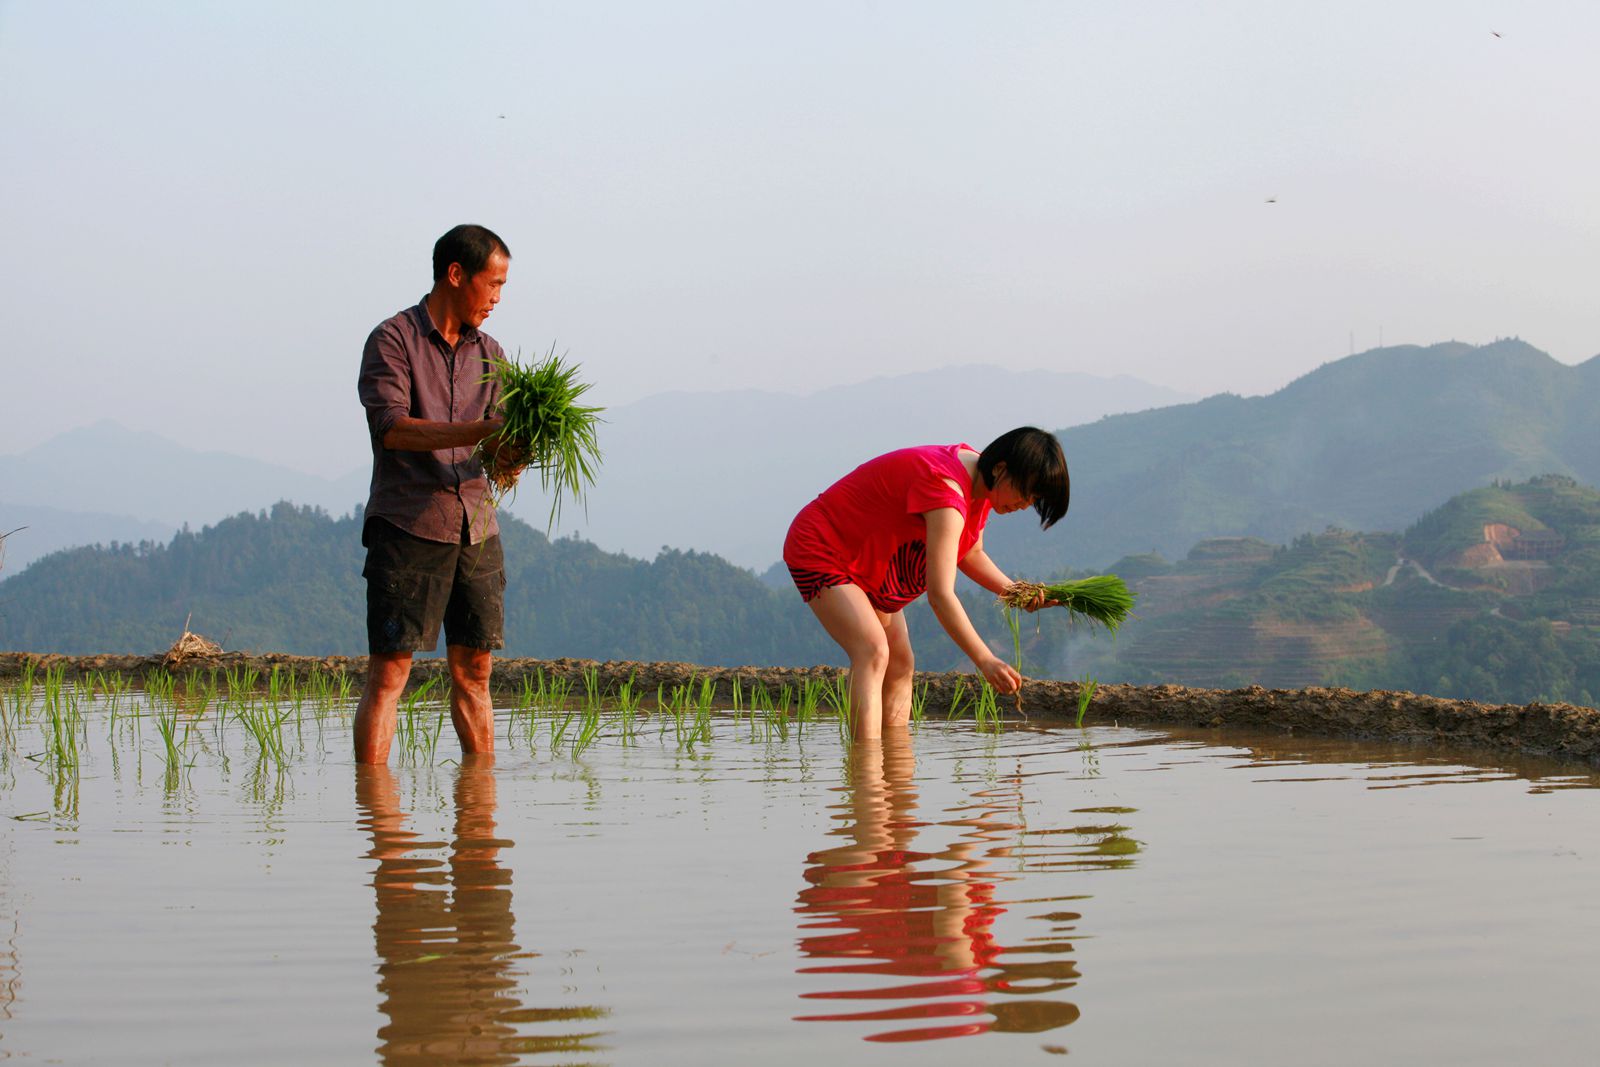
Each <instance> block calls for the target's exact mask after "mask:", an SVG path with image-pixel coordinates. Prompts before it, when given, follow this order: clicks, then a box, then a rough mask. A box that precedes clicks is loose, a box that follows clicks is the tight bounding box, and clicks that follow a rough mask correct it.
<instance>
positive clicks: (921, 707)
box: [911, 682, 932, 723]
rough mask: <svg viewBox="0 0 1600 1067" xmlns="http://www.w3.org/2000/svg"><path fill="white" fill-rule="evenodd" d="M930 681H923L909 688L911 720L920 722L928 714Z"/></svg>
mask: <svg viewBox="0 0 1600 1067" xmlns="http://www.w3.org/2000/svg"><path fill="white" fill-rule="evenodd" d="M931 684H932V683H930V682H923V683H922V684H921V685H919V686H917V687H916V688H915V689H913V690H911V721H912V722H913V723H920V722H922V720H923V717H924V716H926V715H927V714H928V687H929V686H930V685H931Z"/></svg>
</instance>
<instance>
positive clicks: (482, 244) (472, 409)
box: [355, 226, 511, 763]
mask: <svg viewBox="0 0 1600 1067" xmlns="http://www.w3.org/2000/svg"><path fill="white" fill-rule="evenodd" d="M510 263H511V251H510V249H509V248H507V247H506V243H505V242H504V241H502V240H500V238H499V237H497V236H496V235H495V234H494V233H493V232H491V231H490V230H487V229H485V228H484V227H482V226H457V227H455V228H454V229H452V230H451V231H450V232H449V233H446V234H445V235H444V236H443V237H441V238H439V240H438V242H437V243H436V244H435V245H434V246H433V289H432V290H431V291H429V293H428V295H427V296H425V297H423V298H422V302H421V303H419V304H418V305H417V306H415V307H411V308H407V309H406V310H404V311H401V312H399V313H398V314H396V315H395V316H393V317H392V318H390V319H388V320H386V321H384V322H382V323H380V324H379V325H378V327H377V329H375V330H373V331H372V334H371V336H369V337H368V338H367V344H366V347H365V349H363V351H362V353H361V377H360V381H359V383H358V385H357V391H358V392H359V393H360V396H361V403H362V405H363V406H364V407H365V408H366V411H367V428H368V430H369V431H370V433H371V435H372V489H371V493H370V495H369V496H368V498H367V510H366V521H365V524H364V526H363V527H362V531H361V542H362V544H364V545H365V546H366V548H367V562H366V566H365V567H364V568H363V569H362V572H361V573H362V574H363V575H364V576H365V577H366V579H367V644H368V650H369V651H370V653H371V656H370V659H369V661H368V666H367V683H366V687H365V688H364V689H363V691H362V694H361V703H360V704H359V705H358V706H357V708H356V722H355V740H356V762H357V763H386V762H388V759H389V746H390V743H391V742H392V741H393V739H394V731H395V715H396V708H397V706H398V703H399V699H400V693H401V691H402V690H404V688H405V685H406V680H407V678H409V677H410V674H411V656H412V653H414V652H416V651H418V650H426V651H430V652H431V651H433V650H434V649H435V648H437V647H438V645H439V626H440V623H441V622H442V623H443V624H444V632H445V654H446V658H447V659H448V661H449V666H450V680H451V690H450V718H451V721H452V722H453V723H454V724H455V728H456V735H457V736H458V737H459V738H460V739H461V750H462V752H464V753H467V754H475V753H491V752H493V751H494V707H493V705H492V704H491V703H490V701H489V670H490V657H491V650H493V649H496V648H501V647H503V646H504V644H505V641H504V638H503V636H502V632H501V631H502V629H503V621H504V603H503V596H504V592H505V568H504V563H503V559H502V556H501V551H500V531H499V525H498V523H497V522H496V521H495V512H494V504H493V502H492V501H491V499H490V496H489V485H488V481H487V479H485V478H484V475H483V465H482V464H481V463H480V462H479V461H478V460H477V459H476V458H475V457H474V455H473V449H474V448H475V447H476V446H477V445H478V444H479V443H480V442H483V441H484V440H485V439H486V438H492V437H493V436H494V435H495V434H496V433H498V432H499V430H500V428H501V425H502V422H501V420H500V419H499V418H498V417H496V414H495V411H496V408H497V406H498V404H499V400H500V398H499V395H498V389H497V387H496V386H495V384H494V383H493V382H492V381H485V380H484V379H485V375H486V374H487V372H488V370H489V367H490V362H491V361H492V360H494V359H496V358H503V355H504V352H503V350H502V349H501V348H500V345H499V344H498V343H496V342H495V340H494V338H492V337H490V336H489V335H488V334H486V333H483V332H481V331H480V330H479V329H478V327H479V326H480V325H482V324H483V320H484V319H485V318H487V317H488V315H489V312H490V311H492V310H494V306H495V304H497V303H499V301H500V290H501V288H502V287H503V286H504V285H505V284H506V271H507V269H508V268H509V266H510ZM486 447H490V445H486Z"/></svg>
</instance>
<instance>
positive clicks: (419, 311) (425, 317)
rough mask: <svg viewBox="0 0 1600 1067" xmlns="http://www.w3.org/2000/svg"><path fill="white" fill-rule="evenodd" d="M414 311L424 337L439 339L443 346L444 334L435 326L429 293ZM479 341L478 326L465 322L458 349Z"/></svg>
mask: <svg viewBox="0 0 1600 1067" xmlns="http://www.w3.org/2000/svg"><path fill="white" fill-rule="evenodd" d="M412 310H413V312H414V313H415V314H416V316H417V325H418V326H419V327H420V328H421V329H422V335H423V336H424V337H438V338H439V343H440V344H443V343H444V334H442V333H440V332H439V327H437V326H435V325H434V324H433V313H432V312H430V311H429V310H428V294H427V293H423V294H422V299H421V300H419V301H417V306H416V307H415V308H413V309H412ZM477 339H478V328H477V327H476V326H468V325H467V324H466V323H464V322H463V323H462V324H461V341H460V344H457V345H456V347H457V348H460V347H461V345H464V344H467V343H468V342H469V341H476V340H477Z"/></svg>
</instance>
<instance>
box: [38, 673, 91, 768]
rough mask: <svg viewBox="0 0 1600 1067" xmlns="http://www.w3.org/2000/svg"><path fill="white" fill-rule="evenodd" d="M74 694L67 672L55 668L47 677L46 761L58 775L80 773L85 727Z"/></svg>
mask: <svg viewBox="0 0 1600 1067" xmlns="http://www.w3.org/2000/svg"><path fill="white" fill-rule="evenodd" d="M82 718H83V716H82V714H81V712H80V711H79V708H78V703H77V700H76V699H75V694H74V690H73V688H72V687H71V686H68V685H67V684H66V668H65V667H64V666H58V667H53V668H51V669H49V670H47V671H46V672H45V676H44V743H45V757H46V758H47V759H48V760H49V761H50V763H51V764H52V765H53V766H54V767H55V769H56V771H57V772H58V773H63V772H64V773H76V772H77V770H78V733H79V730H80V726H81V723H82Z"/></svg>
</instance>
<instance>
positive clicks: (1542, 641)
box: [1036, 475, 1600, 705]
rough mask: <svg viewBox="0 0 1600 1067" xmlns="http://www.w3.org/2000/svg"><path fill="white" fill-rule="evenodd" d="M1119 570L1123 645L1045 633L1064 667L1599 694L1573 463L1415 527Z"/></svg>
mask: <svg viewBox="0 0 1600 1067" xmlns="http://www.w3.org/2000/svg"><path fill="white" fill-rule="evenodd" d="M1113 570H1115V571H1116V572H1117V573H1119V574H1122V575H1123V576H1124V577H1125V578H1126V579H1128V580H1129V581H1130V584H1131V585H1132V586H1133V588H1134V589H1135V591H1136V592H1137V594H1138V606H1137V609H1136V611H1137V616H1138V617H1137V618H1136V619H1134V620H1132V621H1131V622H1129V623H1128V624H1127V625H1126V626H1125V627H1124V629H1123V631H1122V634H1121V635H1120V637H1119V639H1118V641H1117V642H1115V643H1114V644H1111V643H1107V642H1104V641H1100V642H1098V643H1094V644H1090V643H1088V642H1085V641H1081V640H1080V641H1076V642H1073V641H1069V642H1066V643H1054V644H1051V643H1048V642H1047V643H1044V644H1042V645H1040V647H1038V649H1037V652H1036V655H1037V657H1038V661H1039V662H1043V663H1046V664H1047V665H1048V666H1049V667H1050V668H1051V669H1052V670H1053V671H1054V672H1055V673H1058V674H1069V673H1073V672H1072V671H1069V670H1068V668H1069V667H1071V668H1075V670H1076V671H1077V672H1080V673H1081V672H1082V671H1084V670H1089V671H1091V672H1093V673H1094V674H1095V675H1096V676H1097V677H1100V678H1101V679H1102V680H1106V681H1129V682H1147V683H1165V682H1172V683H1180V684H1191V685H1203V686H1237V685H1245V684H1252V683H1253V684H1260V685H1267V686H1282V687H1298V686H1307V685H1348V686H1351V687H1354V688H1363V689H1366V688H1384V689H1409V690H1413V691H1419V692H1427V693H1433V694H1435V695H1438V696H1456V697H1465V698H1469V699H1475V700H1483V701H1489V702H1517V703H1522V702H1527V701H1530V700H1554V701H1569V702H1573V703H1580V704H1588V705H1593V704H1594V703H1595V701H1596V698H1597V697H1600V492H1597V491H1596V490H1594V489H1591V488H1588V487H1586V486H1582V485H1579V484H1578V483H1577V482H1575V481H1573V480H1572V479H1570V478H1566V477H1563V476H1559V475H1547V476H1543V477H1539V478H1534V479H1531V480H1529V481H1527V482H1522V483H1518V484H1509V483H1500V484H1496V485H1494V486H1491V487H1488V488H1484V489H1478V490H1473V491H1471V492H1468V493H1464V494H1461V495H1460V496H1458V497H1455V498H1454V499H1452V500H1450V501H1447V502H1446V503H1445V504H1444V505H1443V506H1441V507H1439V508H1437V509H1435V510H1434V511H1432V512H1430V513H1429V514H1427V515H1426V516H1424V517H1423V518H1422V519H1421V520H1420V521H1418V522H1417V523H1416V524H1414V525H1413V526H1411V527H1410V528H1409V529H1408V530H1406V532H1405V533H1404V534H1391V533H1353V532H1350V531H1347V530H1340V529H1329V530H1327V531H1325V532H1324V533H1321V534H1316V535H1311V534H1303V535H1301V536H1300V537H1298V538H1296V539H1295V540H1294V541H1293V542H1292V543H1291V544H1290V545H1288V546H1286V547H1278V546H1274V545H1272V544H1269V543H1268V542H1266V541H1263V540H1259V539H1255V538H1225V539H1213V540H1208V541H1203V542H1201V543H1200V544H1199V545H1197V546H1195V548H1194V549H1193V550H1192V551H1191V552H1189V554H1188V555H1187V556H1186V557H1185V558H1184V559H1183V560H1182V561H1181V562H1178V563H1167V562H1166V561H1165V560H1163V559H1161V558H1160V557H1153V556H1148V555H1147V556H1141V557H1130V558H1128V559H1124V560H1122V561H1120V562H1119V563H1117V564H1116V565H1115V566H1114V567H1113Z"/></svg>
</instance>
